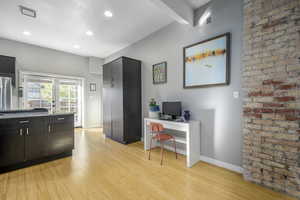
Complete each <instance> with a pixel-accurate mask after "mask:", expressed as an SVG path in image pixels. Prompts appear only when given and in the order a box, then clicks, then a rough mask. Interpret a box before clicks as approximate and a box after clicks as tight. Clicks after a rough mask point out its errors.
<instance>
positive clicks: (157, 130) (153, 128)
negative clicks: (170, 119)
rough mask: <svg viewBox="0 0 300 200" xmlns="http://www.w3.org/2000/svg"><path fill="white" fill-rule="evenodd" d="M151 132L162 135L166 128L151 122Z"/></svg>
mask: <svg viewBox="0 0 300 200" xmlns="http://www.w3.org/2000/svg"><path fill="white" fill-rule="evenodd" d="M150 130H151V132H153V133H160V132H162V131H163V130H164V126H163V125H162V124H160V123H154V122H151V123H150Z"/></svg>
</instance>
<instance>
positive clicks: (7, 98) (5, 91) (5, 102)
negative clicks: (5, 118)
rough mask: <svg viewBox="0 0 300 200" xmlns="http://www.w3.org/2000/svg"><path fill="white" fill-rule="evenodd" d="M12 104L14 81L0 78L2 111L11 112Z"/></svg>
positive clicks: (0, 107) (0, 109) (0, 106)
mask: <svg viewBox="0 0 300 200" xmlns="http://www.w3.org/2000/svg"><path fill="white" fill-rule="evenodd" d="M11 103H12V79H11V78H9V77H0V111H4V110H10V109H11Z"/></svg>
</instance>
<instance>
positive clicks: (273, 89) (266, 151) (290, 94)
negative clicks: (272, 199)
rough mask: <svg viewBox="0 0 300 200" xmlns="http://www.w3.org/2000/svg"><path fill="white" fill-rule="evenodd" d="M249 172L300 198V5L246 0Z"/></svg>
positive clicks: (292, 1)
mask: <svg viewBox="0 0 300 200" xmlns="http://www.w3.org/2000/svg"><path fill="white" fill-rule="evenodd" d="M243 62H244V69H243V72H242V74H243V89H244V90H245V92H246V94H247V95H246V96H245V98H244V102H243V110H244V113H243V115H244V126H243V133H244V149H243V167H244V170H245V171H244V177H245V179H247V180H250V181H253V182H255V183H258V184H261V185H264V186H267V187H269V188H272V189H274V190H278V191H282V192H286V193H288V194H290V195H293V196H296V197H298V198H300V155H299V150H300V140H299V136H300V127H299V124H300V0H244V53H243Z"/></svg>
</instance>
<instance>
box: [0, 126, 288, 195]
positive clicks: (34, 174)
mask: <svg viewBox="0 0 300 200" xmlns="http://www.w3.org/2000/svg"><path fill="white" fill-rule="evenodd" d="M75 146H76V149H75V150H74V154H73V156H72V157H69V158H64V159H60V160H56V161H52V162H49V163H45V164H40V165H36V166H33V167H28V168H25V169H20V170H17V171H13V172H9V173H5V174H1V175H0V198H1V200H8V199H9V200H14V199H24V200H25V199H26V200H35V199H37V200H44V199H63V200H64V199H67V200H68V199H78V200H85V199H96V200H106V199H109V200H110V199H113V200H135V199H137V200H143V199H147V200H150V199H157V200H164V199H166V200H176V199H178V200H198V199H199V200H290V199H293V198H291V197H288V196H286V195H283V194H280V193H277V192H274V191H271V190H269V189H266V188H263V187H260V186H258V185H255V184H252V183H249V182H246V181H244V180H243V178H242V176H241V175H239V174H237V173H234V172H230V171H227V170H225V169H222V168H218V167H215V166H212V165H209V164H206V163H204V162H200V163H198V164H197V165H196V166H194V167H193V168H190V169H189V168H186V166H185V158H184V156H179V159H178V160H176V159H175V156H174V153H173V152H167V153H166V156H165V158H166V159H165V162H164V165H163V166H162V167H161V166H160V164H159V158H160V154H159V150H158V149H157V150H154V151H153V154H152V160H151V161H148V160H147V156H146V155H147V153H146V152H144V150H143V144H142V143H135V144H131V145H127V146H126V145H121V144H118V143H116V142H113V141H111V140H109V139H105V138H104V136H103V135H102V134H101V131H100V129H88V130H81V129H79V130H76V145H75Z"/></svg>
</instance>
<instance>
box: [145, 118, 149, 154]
mask: <svg viewBox="0 0 300 200" xmlns="http://www.w3.org/2000/svg"><path fill="white" fill-rule="evenodd" d="M149 149H150V134H149V132H148V126H147V122H145V123H144V150H149Z"/></svg>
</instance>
